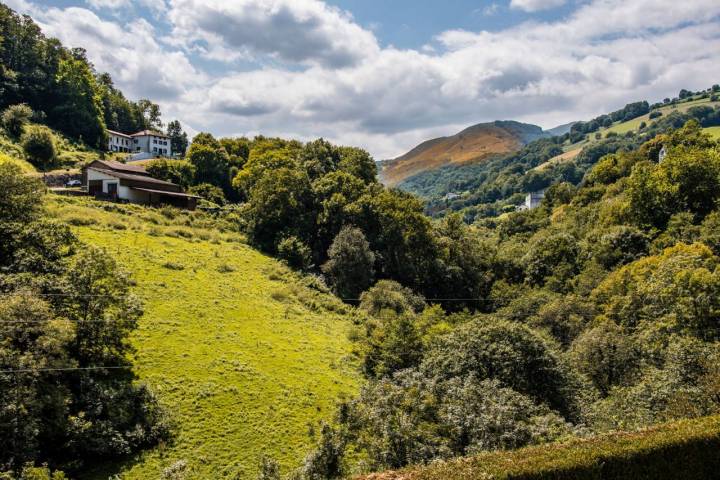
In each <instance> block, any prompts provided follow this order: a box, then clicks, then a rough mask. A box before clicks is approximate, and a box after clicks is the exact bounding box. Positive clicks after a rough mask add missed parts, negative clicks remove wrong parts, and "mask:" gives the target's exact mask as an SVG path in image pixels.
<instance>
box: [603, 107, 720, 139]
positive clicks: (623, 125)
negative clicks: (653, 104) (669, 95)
mask: <svg viewBox="0 0 720 480" xmlns="http://www.w3.org/2000/svg"><path fill="white" fill-rule="evenodd" d="M698 105H707V106H710V107H715V106H716V105H720V102H711V101H710V99H709V98H700V99H695V100H690V101H688V102H683V103H679V104H677V105H668V106H665V107H660V108H658V109H657V111H659V112H661V113H662V114H663V115H668V114H669V113H671V112H681V113H684V112H686V111H688V110H689V109H690V108H692V107H697V106H698ZM642 122H645V123H646V124H648V125H650V122H651V120H650V114H645V115H642V116H640V117H637V118H633V119H632V120H628V121H627V122H620V123H617V124H615V125H612V126H611V127H609V128H607V129H602V130H601V132H602V133H603V137H605V136H607V134H608V133H609V132H615V133H617V134H618V135H622V134H624V133H627V132H629V131H635V130H637V129H638V127H639V126H640V124H641V123H642Z"/></svg>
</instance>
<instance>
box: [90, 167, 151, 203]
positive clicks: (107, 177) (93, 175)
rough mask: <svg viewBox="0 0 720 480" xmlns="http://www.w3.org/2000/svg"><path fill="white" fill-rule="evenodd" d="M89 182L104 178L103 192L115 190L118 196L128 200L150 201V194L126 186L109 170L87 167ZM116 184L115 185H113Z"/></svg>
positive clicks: (137, 201)
mask: <svg viewBox="0 0 720 480" xmlns="http://www.w3.org/2000/svg"><path fill="white" fill-rule="evenodd" d="M87 179H88V182H90V181H93V180H102V192H103V193H105V194H108V195H109V194H110V193H111V192H112V190H113V188H114V189H115V191H116V192H117V198H120V199H123V200H127V201H128V202H132V203H148V202H149V200H150V194H149V193H147V192H142V191H139V190H135V189H132V188H130V187H126V186H125V185H121V184H120V179H119V178H118V177H116V176H114V175H112V173H109V172H107V171H104V172H101V171H98V170H96V169H94V168H92V167H89V168H88V169H87ZM113 184H114V187H113V186H112V185H113Z"/></svg>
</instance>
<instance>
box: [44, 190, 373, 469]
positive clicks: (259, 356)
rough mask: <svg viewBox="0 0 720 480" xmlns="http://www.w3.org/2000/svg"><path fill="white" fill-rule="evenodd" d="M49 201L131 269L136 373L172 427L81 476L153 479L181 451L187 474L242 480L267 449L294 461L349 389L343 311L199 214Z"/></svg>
mask: <svg viewBox="0 0 720 480" xmlns="http://www.w3.org/2000/svg"><path fill="white" fill-rule="evenodd" d="M109 207H113V208H109ZM49 209H50V210H51V213H54V214H55V215H57V216H59V217H60V218H61V219H64V220H65V221H69V223H71V224H73V225H75V226H74V230H75V231H76V233H77V235H78V236H79V237H80V238H81V239H82V240H83V241H84V242H87V243H90V244H94V245H100V246H104V247H105V248H107V249H108V251H110V252H111V254H112V255H113V256H114V257H115V258H117V259H118V260H119V261H120V262H121V263H122V264H123V265H124V266H125V267H126V268H127V269H129V270H130V271H131V272H132V274H133V278H134V280H135V281H136V282H137V287H136V289H135V291H136V293H137V294H138V295H139V296H141V297H142V298H143V300H144V306H145V314H144V316H143V317H142V319H141V321H140V325H139V328H138V329H137V331H136V332H135V333H134V335H133V338H132V342H133V344H134V346H135V347H136V348H137V355H136V365H137V369H136V370H137V373H138V375H139V377H140V379H141V380H142V381H144V382H147V383H148V384H150V385H151V387H152V388H153V389H154V390H155V392H156V393H157V394H158V396H159V399H160V401H161V403H162V404H163V405H165V406H166V407H167V408H168V409H169V410H170V412H171V414H172V416H173V417H174V419H175V421H176V422H177V424H178V429H177V437H176V439H175V440H174V442H171V443H170V444H168V445H164V446H161V447H159V448H156V449H154V450H152V451H148V452H146V453H143V454H140V455H139V456H137V457H136V458H132V459H128V460H127V461H126V462H124V463H121V464H115V465H106V466H103V467H102V468H98V469H96V470H93V471H92V472H88V473H87V474H86V475H85V476H84V477H83V478H90V479H100V478H103V479H105V478H108V477H109V476H110V475H113V474H118V475H119V477H120V478H122V479H148V478H151V479H156V478H161V475H162V471H163V470H164V469H165V468H168V467H170V466H172V465H177V464H178V463H177V462H181V461H184V462H186V464H187V467H186V470H185V471H186V472H187V475H186V476H185V477H183V478H186V479H208V478H213V479H215V478H218V479H221V478H233V479H235V478H238V479H250V478H255V476H256V475H257V468H258V462H259V458H260V456H261V455H262V454H264V453H266V454H268V455H271V456H273V457H275V458H277V459H278V460H279V461H280V463H281V465H282V467H283V471H284V472H288V471H290V469H292V468H295V467H298V466H300V465H301V462H302V459H303V457H304V455H305V453H307V452H308V450H309V449H310V448H311V447H312V444H313V443H314V440H313V439H312V438H310V436H309V434H308V432H309V430H311V426H314V427H315V428H314V430H315V431H317V430H318V428H317V422H318V421H319V420H320V419H323V418H324V419H327V418H331V417H332V415H333V413H334V408H335V403H336V401H337V400H338V399H339V398H340V397H341V396H343V395H350V394H354V393H355V392H357V387H358V382H359V375H358V374H357V371H358V370H357V365H356V359H355V356H354V354H353V352H352V345H351V342H350V340H348V338H347V332H348V331H349V330H350V329H351V327H352V325H351V322H350V321H349V320H348V318H349V316H348V315H347V313H348V312H349V309H348V307H346V306H345V305H343V304H342V303H341V302H339V301H338V300H337V299H335V298H334V297H332V296H330V295H328V294H326V293H323V292H321V291H318V290H317V289H314V288H312V284H311V281H310V279H306V278H303V277H301V276H299V275H297V274H295V273H293V272H291V271H289V270H288V269H287V268H286V267H285V266H283V265H282V264H280V263H279V262H277V261H276V260H274V259H272V258H269V257H267V256H265V255H263V254H261V253H259V252H257V251H255V250H253V249H252V248H250V247H248V246H247V245H245V244H244V243H243V241H242V237H241V236H239V235H237V234H235V233H233V232H231V231H230V230H229V229H228V228H227V225H225V224H223V223H220V224H219V225H218V222H217V221H215V220H213V219H212V218H211V217H208V216H207V215H206V214H203V213H199V212H180V211H177V210H171V209H165V210H157V209H152V208H144V207H140V206H134V205H114V204H103V203H101V202H96V201H92V200H88V199H78V198H70V197H54V198H52V199H51V201H50V205H49ZM108 209H109V210H110V211H107V210H108ZM212 222H215V225H216V226H215V227H214V228H211V225H212ZM118 224H121V225H123V226H124V228H122V229H118V228H117V225H118ZM188 224H191V225H188ZM175 230H181V231H183V232H185V233H186V234H185V235H177V234H176V232H175ZM208 235H210V236H209V237H208Z"/></svg>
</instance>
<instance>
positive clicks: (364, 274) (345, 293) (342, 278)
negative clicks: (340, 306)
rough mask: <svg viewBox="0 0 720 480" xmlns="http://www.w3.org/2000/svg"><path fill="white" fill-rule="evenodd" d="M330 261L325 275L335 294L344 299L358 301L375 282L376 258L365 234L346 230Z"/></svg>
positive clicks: (335, 245) (351, 229)
mask: <svg viewBox="0 0 720 480" xmlns="http://www.w3.org/2000/svg"><path fill="white" fill-rule="evenodd" d="M328 258H329V260H328V261H327V263H325V264H324V265H323V266H322V271H323V272H324V273H325V274H326V275H327V276H328V277H329V278H330V281H331V283H332V284H333V286H334V288H335V292H336V293H337V294H338V296H340V298H344V299H357V298H358V296H359V295H360V294H361V293H362V292H363V291H364V290H366V289H367V288H368V287H369V286H370V284H371V282H372V279H373V275H374V266H375V254H374V253H373V252H372V251H371V250H370V244H369V243H368V241H367V240H366V239H365V235H364V234H363V232H362V230H360V229H359V228H354V227H344V228H343V229H342V230H340V233H338V234H337V236H336V237H335V240H333V243H332V245H331V246H330V249H329V250H328Z"/></svg>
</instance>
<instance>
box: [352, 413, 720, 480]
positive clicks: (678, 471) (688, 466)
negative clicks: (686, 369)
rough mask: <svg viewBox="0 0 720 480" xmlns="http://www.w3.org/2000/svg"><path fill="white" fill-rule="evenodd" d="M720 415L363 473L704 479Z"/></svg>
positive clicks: (439, 477)
mask: <svg viewBox="0 0 720 480" xmlns="http://www.w3.org/2000/svg"><path fill="white" fill-rule="evenodd" d="M719 444H720V418H719V417H717V416H714V417H709V418H702V419H697V420H683V421H678V422H673V423H670V424H667V425H662V426H660V427H655V428H651V429H648V430H645V431H641V432H637V433H626V432H622V433H615V434H609V435H602V436H598V437H597V438H593V439H589V440H574V441H570V442H567V443H563V444H561V445H540V446H533V447H527V448H523V449H520V450H516V451H512V452H490V453H483V454H479V455H476V456H473V457H470V458H467V459H461V460H454V461H449V462H438V463H436V464H433V465H428V466H425V467H416V468H408V469H404V470H399V471H395V472H386V473H382V474H379V475H368V476H367V477H361V478H363V479H367V480H373V479H383V480H401V479H402V480H460V479H463V480H465V479H468V478H482V479H487V480H509V479H513V480H542V479H548V478H552V479H557V480H591V479H592V480H595V479H599V478H602V479H607V480H636V479H647V480H650V479H652V480H676V479H683V480H704V479H706V478H714V477H715V476H716V472H717V469H718V468H720V464H719V462H718V456H717V455H715V454H714V453H713V452H714V451H715V450H717V448H718V445H719Z"/></svg>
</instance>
